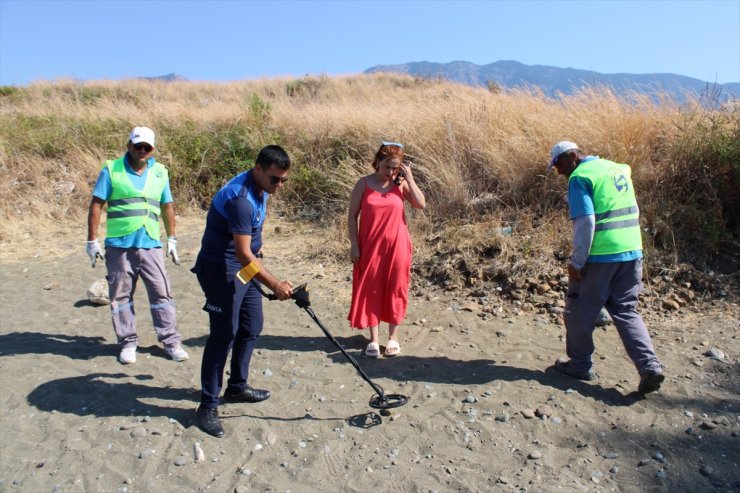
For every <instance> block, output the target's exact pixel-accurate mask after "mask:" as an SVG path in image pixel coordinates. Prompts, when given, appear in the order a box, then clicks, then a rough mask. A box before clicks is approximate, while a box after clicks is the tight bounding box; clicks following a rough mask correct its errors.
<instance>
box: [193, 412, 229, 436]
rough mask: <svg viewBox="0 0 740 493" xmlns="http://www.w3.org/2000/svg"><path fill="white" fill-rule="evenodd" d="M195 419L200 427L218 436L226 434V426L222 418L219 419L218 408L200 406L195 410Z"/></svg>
mask: <svg viewBox="0 0 740 493" xmlns="http://www.w3.org/2000/svg"><path fill="white" fill-rule="evenodd" d="M195 421H196V422H197V423H198V427H199V428H200V429H201V430H203V431H205V432H206V433H208V434H209V435H211V436H214V437H216V438H221V437H222V436H224V427H223V426H221V420H220V419H218V409H208V408H205V407H203V406H200V407H198V410H197V411H195Z"/></svg>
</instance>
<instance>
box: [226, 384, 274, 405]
mask: <svg viewBox="0 0 740 493" xmlns="http://www.w3.org/2000/svg"><path fill="white" fill-rule="evenodd" d="M269 397H270V391H269V390H261V389H253V388H252V387H250V386H249V385H247V386H246V387H244V388H243V389H238V390H229V389H226V392H224V401H226V402H250V403H254V402H262V401H264V400H266V399H269Z"/></svg>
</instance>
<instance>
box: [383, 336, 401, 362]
mask: <svg viewBox="0 0 740 493" xmlns="http://www.w3.org/2000/svg"><path fill="white" fill-rule="evenodd" d="M389 349H390V350H391V352H389V351H388V350H389ZM399 354H401V345H400V344H398V341H394V340H393V339H391V340H389V341H388V344H386V345H385V353H383V356H385V357H386V358H393V357H394V356H398V355H399Z"/></svg>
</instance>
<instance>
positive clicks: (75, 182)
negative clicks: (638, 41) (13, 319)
mask: <svg viewBox="0 0 740 493" xmlns="http://www.w3.org/2000/svg"><path fill="white" fill-rule="evenodd" d="M738 120H739V118H738V110H737V107H736V106H732V105H730V106H727V107H708V106H707V105H700V104H699V102H694V103H693V106H682V107H679V106H676V105H675V104H673V103H671V102H670V101H668V100H661V99H660V98H659V97H654V96H653V97H647V96H643V95H639V94H632V95H630V96H629V97H628V98H618V97H617V96H616V95H614V93H612V92H611V91H610V90H608V89H606V88H598V87H596V88H590V89H585V90H582V91H580V92H578V93H576V94H574V95H572V96H562V97H560V98H558V99H552V98H548V97H545V96H544V95H543V94H542V92H541V91H538V90H537V89H535V88H529V89H521V90H511V91H494V92H492V91H489V90H487V89H486V88H474V87H468V86H464V85H460V84H455V83H451V82H446V81H442V80H429V79H419V78H413V77H407V76H399V75H391V74H373V75H361V76H350V77H327V76H318V77H305V78H299V79H289V78H275V79H269V80H268V79H264V80H254V81H243V82H232V83H221V84H217V83H190V82H174V83H165V82H157V81H123V82H112V81H99V82H88V83H80V82H75V81H57V82H53V83H37V84H32V85H29V86H26V87H22V88H18V90H14V91H4V92H2V93H0V169H2V171H3V172H5V173H6V176H8V177H9V179H8V180H6V181H4V183H3V184H2V185H0V204H2V207H1V213H2V217H3V221H2V224H3V226H2V228H11V227H12V226H10V225H9V222H12V223H15V222H18V221H21V222H23V221H26V220H27V219H28V218H29V217H31V216H39V217H41V218H47V219H49V220H59V219H64V220H74V221H84V216H85V213H86V208H87V204H88V202H89V198H90V190H91V188H92V185H93V184H94V181H95V178H96V176H97V173H98V171H99V168H100V165H101V163H102V161H103V160H105V159H110V158H115V157H117V156H119V155H120V154H121V153H122V151H123V150H124V146H125V142H126V137H127V134H128V131H129V130H130V128H131V127H133V126H135V125H148V126H151V127H152V128H153V129H154V130H155V132H156V133H157V138H158V141H157V155H158V157H159V159H160V160H161V161H162V162H163V163H165V164H166V165H167V166H168V167H169V169H170V171H171V176H172V187H173V190H174V193H175V197H176V200H177V202H178V204H179V205H180V207H182V206H183V205H184V204H189V205H191V206H193V207H198V208H203V207H205V206H207V204H208V201H209V199H210V197H211V196H212V194H213V192H214V191H215V190H216V189H217V188H218V187H219V186H220V185H221V184H223V183H224V182H225V181H226V180H227V179H229V178H230V177H231V176H232V175H233V174H235V173H236V172H239V171H241V170H243V169H245V168H247V167H249V166H251V164H252V163H253V161H254V158H255V157H256V154H257V152H258V151H259V149H260V148H261V147H262V146H264V145H266V144H270V143H278V144H281V145H283V146H285V147H286V149H287V150H288V151H289V153H290V155H291V158H292V161H293V163H294V164H293V168H292V173H291V181H290V182H289V185H288V186H287V187H286V190H285V192H286V193H284V194H282V196H278V197H276V199H277V200H276V201H275V202H273V204H274V206H277V208H279V209H281V210H283V211H285V213H286V214H290V215H291V217H295V218H303V219H310V220H315V221H320V224H321V225H322V227H323V228H325V229H326V231H327V234H326V235H325V236H326V238H328V239H329V242H328V244H329V245H330V246H331V247H330V248H328V250H327V248H326V243H327V242H324V248H323V250H322V251H329V252H334V253H335V254H336V255H346V248H347V247H348V245H347V235H346V231H345V230H346V217H345V216H346V213H347V202H348V197H349V192H350V190H351V188H352V187H353V185H354V183H355V182H356V181H357V179H358V178H359V177H361V176H362V175H364V174H367V173H369V172H371V168H370V161H371V157H372V155H373V153H374V152H375V150H376V149H377V146H378V144H379V141H381V140H395V141H401V142H403V143H404V144H405V145H406V151H407V154H408V156H409V158H410V159H411V160H412V162H413V166H414V176H415V177H416V179H417V182H418V183H419V185H420V187H421V188H422V190H423V191H424V192H425V194H426V196H427V209H426V210H425V211H424V212H423V213H418V212H416V211H413V212H412V211H409V215H410V216H409V217H410V221H411V224H412V228H413V229H414V242H415V245H416V248H417V253H416V258H417V260H418V261H419V266H420V267H419V268H424V269H428V270H429V275H430V278H433V279H435V280H436V281H437V282H441V283H444V282H447V283H458V282H463V283H465V282H467V283H469V282H470V281H469V279H470V278H471V276H472V277H474V276H475V275H476V272H475V271H476V269H475V268H474V266H475V265H476V263H481V264H485V263H487V262H493V263H495V264H496V265H501V269H502V270H505V271H507V276H508V277H511V276H527V275H534V274H535V273H537V272H543V271H545V270H547V269H551V268H558V266H561V265H562V263H563V259H564V258H565V257H567V255H568V249H569V246H568V244H569V236H570V227H569V225H568V220H567V205H566V203H565V201H564V196H565V193H566V189H567V185H566V182H565V180H564V179H562V177H558V176H555V175H554V174H550V175H545V173H544V168H545V164H546V162H547V159H548V152H549V149H550V147H551V146H552V145H553V143H555V142H557V141H558V140H562V139H568V140H573V141H575V142H578V143H579V144H580V146H581V147H582V148H583V149H584V150H585V151H586V152H589V153H593V154H599V155H601V156H603V157H606V158H609V159H613V160H615V161H619V162H624V163H628V164H630V165H631V166H632V169H633V172H634V179H635V186H636V188H637V189H638V201H639V203H640V206H641V209H642V212H643V221H644V225H645V228H646V229H645V244H646V248H648V253H651V249H657V250H660V251H666V250H668V251H670V252H671V254H672V256H673V258H674V259H675V262H679V261H683V260H687V259H688V260H691V261H693V262H695V263H703V262H710V261H712V259H713V258H716V257H717V255H719V254H720V253H721V252H722V251H728V250H729V251H733V250H732V245H736V244H737V243H736V242H737V240H738V238H737V231H738V217H737V214H738V212H737V211H738V210H740V204H739V203H738V194H737V193H736V190H737V189H738V185H740V183H738V182H739V179H738V163H739V162H740V151H738V145H739V144H738V142H740V135H738V132H739V131H738V126H739V125H738ZM506 226H513V227H514V234H513V235H511V236H505V235H504V236H501V235H496V234H495V233H492V231H494V232H495V230H496V228H501V227H506ZM2 231H3V230H0V234H1V233H2ZM439 252H447V253H446V254H445V255H441V256H440V254H439ZM736 252H737V248H734V255H736ZM435 255H436V256H437V257H440V258H441V257H444V262H441V261H440V262H437V263H434V262H435V261H434V260H432V259H434V258H435ZM422 264H424V265H427V264H428V265H427V266H426V267H422ZM443 264H444V265H443ZM448 264H449V265H448ZM435 269H436V270H435ZM432 271H434V272H432ZM455 272H456V274H455ZM553 272H554V271H553Z"/></svg>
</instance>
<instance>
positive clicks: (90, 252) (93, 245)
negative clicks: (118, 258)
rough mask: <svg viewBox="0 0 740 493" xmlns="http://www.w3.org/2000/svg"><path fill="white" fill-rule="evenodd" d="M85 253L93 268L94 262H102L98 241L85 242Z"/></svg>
mask: <svg viewBox="0 0 740 493" xmlns="http://www.w3.org/2000/svg"><path fill="white" fill-rule="evenodd" d="M85 252H87V256H88V257H90V262H91V263H92V266H93V267H95V262H97V261H98V259H101V260H103V258H104V257H103V250H101V249H100V243H98V240H91V241H88V242H87V246H86V247H85Z"/></svg>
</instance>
